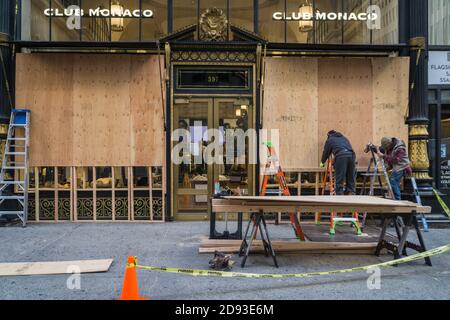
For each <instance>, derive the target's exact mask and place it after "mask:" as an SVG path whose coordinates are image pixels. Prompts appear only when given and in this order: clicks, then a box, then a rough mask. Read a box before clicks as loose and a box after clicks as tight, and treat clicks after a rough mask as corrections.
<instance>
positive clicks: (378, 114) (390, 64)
mask: <svg viewBox="0 0 450 320" xmlns="http://www.w3.org/2000/svg"><path fill="white" fill-rule="evenodd" d="M266 60H267V61H266V83H265V90H264V109H263V128H264V129H279V130H280V131H279V133H280V135H279V138H280V144H281V145H280V146H279V150H280V152H279V153H280V155H281V156H280V159H281V163H282V164H283V167H284V169H285V171H303V172H307V171H317V167H318V164H319V158H320V156H321V153H322V148H323V145H324V143H325V140H326V133H327V132H328V131H329V130H331V129H334V130H338V131H341V132H342V133H344V134H345V135H346V136H347V137H348V138H349V139H350V141H351V142H352V145H353V147H354V149H355V152H356V154H357V160H358V165H359V166H360V167H366V165H367V163H368V160H369V157H368V155H367V154H364V152H363V149H364V146H365V145H366V144H367V143H368V142H370V141H372V142H374V143H376V144H379V143H380V139H381V137H382V136H398V137H401V138H402V139H405V142H406V140H407V126H406V125H405V124H404V119H403V115H404V113H405V110H406V105H407V101H408V83H409V67H408V66H409V58H403V57H402V58H398V57H396V58H385V57H382V58H355V57H351V58H349V57H346V58H298V57H290V58H283V59H277V58H268V59H266ZM286 79H287V80H286ZM386 113H389V115H390V117H386V116H385V114H386ZM274 115H275V116H274ZM292 137H299V139H292ZM299 168H301V169H299ZM308 168H310V170H308ZM363 170H366V168H364V169H363Z"/></svg>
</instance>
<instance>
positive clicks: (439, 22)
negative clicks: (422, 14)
mask: <svg viewBox="0 0 450 320" xmlns="http://www.w3.org/2000/svg"><path fill="white" fill-rule="evenodd" d="M428 15H429V17H428V24H429V42H430V45H450V32H449V30H450V1H448V0H428Z"/></svg>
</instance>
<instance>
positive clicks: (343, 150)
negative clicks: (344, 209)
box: [320, 130, 356, 196]
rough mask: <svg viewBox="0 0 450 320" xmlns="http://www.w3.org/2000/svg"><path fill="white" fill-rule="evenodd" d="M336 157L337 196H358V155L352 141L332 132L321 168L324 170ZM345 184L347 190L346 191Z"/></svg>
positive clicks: (323, 155) (329, 133) (329, 135)
mask: <svg viewBox="0 0 450 320" xmlns="http://www.w3.org/2000/svg"><path fill="white" fill-rule="evenodd" d="M331 154H333V155H334V158H335V160H334V171H335V174H336V195H338V196H342V195H355V194H356V188H355V184H356V154H355V152H354V151H353V147H352V145H351V144H350V141H349V140H348V139H347V138H346V137H345V136H344V135H343V134H342V133H340V132H336V131H335V130H331V131H330V132H328V139H327V141H326V143H325V147H324V149H323V154H322V160H321V164H320V166H321V167H322V168H323V167H324V166H325V162H327V160H328V159H329V158H330V156H331ZM344 182H345V190H344Z"/></svg>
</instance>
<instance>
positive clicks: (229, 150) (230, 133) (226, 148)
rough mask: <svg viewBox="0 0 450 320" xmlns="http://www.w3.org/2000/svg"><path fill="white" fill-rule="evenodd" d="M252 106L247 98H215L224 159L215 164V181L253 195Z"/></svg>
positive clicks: (215, 122) (237, 191) (216, 116)
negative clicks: (251, 153) (251, 152)
mask: <svg viewBox="0 0 450 320" xmlns="http://www.w3.org/2000/svg"><path fill="white" fill-rule="evenodd" d="M252 111H253V108H252V105H251V103H250V100H248V99H215V100H214V118H215V119H214V124H215V128H217V129H218V131H219V132H220V139H221V140H220V145H221V148H220V150H221V151H222V155H221V156H222V161H220V162H219V163H215V164H214V181H215V182H219V183H220V187H221V189H222V190H224V189H231V190H232V191H233V192H234V193H238V194H241V195H251V194H253V171H254V168H255V166H254V165H253V164H252V163H255V162H254V161H252V159H253V160H255V158H254V157H251V155H250V153H249V151H250V150H256V144H255V143H256V134H255V133H254V132H253V131H252V130H250V131H249V130H248V129H252V127H253V126H252V123H253V113H252ZM252 144H253V145H252Z"/></svg>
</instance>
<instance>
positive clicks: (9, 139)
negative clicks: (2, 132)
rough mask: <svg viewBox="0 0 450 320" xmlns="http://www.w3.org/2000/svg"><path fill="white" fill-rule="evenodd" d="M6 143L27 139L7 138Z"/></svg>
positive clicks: (25, 139)
mask: <svg viewBox="0 0 450 320" xmlns="http://www.w3.org/2000/svg"><path fill="white" fill-rule="evenodd" d="M7 140H8V141H27V138H8V139H7Z"/></svg>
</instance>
